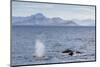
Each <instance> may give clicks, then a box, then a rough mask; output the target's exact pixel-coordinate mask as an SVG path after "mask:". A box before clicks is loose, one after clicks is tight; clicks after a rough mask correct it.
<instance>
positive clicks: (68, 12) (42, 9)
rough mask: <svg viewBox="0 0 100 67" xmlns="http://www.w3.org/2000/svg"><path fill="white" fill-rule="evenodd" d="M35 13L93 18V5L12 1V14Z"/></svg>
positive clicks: (67, 17)
mask: <svg viewBox="0 0 100 67" xmlns="http://www.w3.org/2000/svg"><path fill="white" fill-rule="evenodd" d="M36 13H43V14H44V15H45V16H47V17H50V18H51V17H61V18H62V19H65V20H70V19H79V20H84V19H95V7H94V6H78V5H60V4H46V3H31V2H13V3H12V15H13V16H30V15H33V14H36Z"/></svg>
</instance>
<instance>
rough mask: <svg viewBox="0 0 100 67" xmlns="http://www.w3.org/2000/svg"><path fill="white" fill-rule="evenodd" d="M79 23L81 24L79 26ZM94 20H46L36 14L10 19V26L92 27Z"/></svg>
mask: <svg viewBox="0 0 100 67" xmlns="http://www.w3.org/2000/svg"><path fill="white" fill-rule="evenodd" d="M80 22H81V24H80ZM94 23H95V21H94V20H90V19H87V20H82V21H80V20H64V19H62V18H60V17H53V18H48V17H46V16H44V15H43V14H42V13H37V14H35V15H31V16H27V17H14V16H13V17H12V25H33V26H34V25H35V26H80V25H82V24H83V25H88V26H94V25H95V24H94Z"/></svg>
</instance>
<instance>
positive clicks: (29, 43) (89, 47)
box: [11, 26, 95, 65]
mask: <svg viewBox="0 0 100 67" xmlns="http://www.w3.org/2000/svg"><path fill="white" fill-rule="evenodd" d="M11 33H12V46H11V47H12V48H11V65H27V64H46V63H47V64H48V63H63V62H66V63H67V62H78V61H95V27H88V26H82V27H81V26H12V32H11ZM37 39H41V40H42V42H43V44H44V46H45V57H47V59H40V60H39V59H37V58H36V57H34V56H35V50H36V48H35V45H36V44H35V42H36V40H37ZM66 49H70V50H73V51H79V52H81V53H80V54H75V55H73V56H70V55H66V54H64V53H62V52H63V51H64V50H66ZM40 53H41V52H40Z"/></svg>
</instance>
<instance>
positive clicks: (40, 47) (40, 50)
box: [35, 39, 45, 58]
mask: <svg viewBox="0 0 100 67" xmlns="http://www.w3.org/2000/svg"><path fill="white" fill-rule="evenodd" d="M35 55H36V57H38V58H42V57H44V55H45V46H44V44H43V41H41V40H40V39H37V40H36V43H35Z"/></svg>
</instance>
